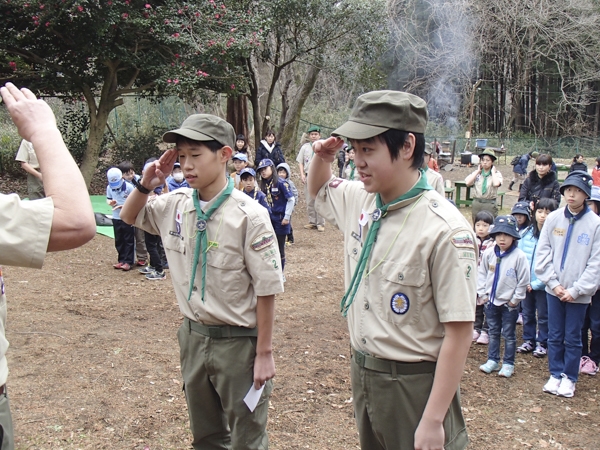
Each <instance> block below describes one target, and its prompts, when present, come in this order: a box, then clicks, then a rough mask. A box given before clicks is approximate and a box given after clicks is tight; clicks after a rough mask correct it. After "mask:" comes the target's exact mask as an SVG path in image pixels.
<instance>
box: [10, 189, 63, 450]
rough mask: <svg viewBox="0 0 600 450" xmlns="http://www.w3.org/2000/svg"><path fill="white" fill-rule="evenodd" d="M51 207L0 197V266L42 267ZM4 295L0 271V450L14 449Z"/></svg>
mask: <svg viewBox="0 0 600 450" xmlns="http://www.w3.org/2000/svg"><path fill="white" fill-rule="evenodd" d="M53 215H54V203H53V201H52V199H51V198H43V199H41V200H39V201H37V202H21V201H20V200H19V197H18V196H17V195H15V194H11V195H0V224H2V227H1V231H0V264H6V265H10V266H20V267H32V268H35V269H40V268H41V267H42V264H43V263H44V258H45V256H46V249H47V248H48V241H49V239H50V230H51V228H52V216H53ZM5 327H6V295H5V288H4V280H3V278H2V267H0V433H1V436H0V448H1V449H2V450H12V449H13V448H14V439H13V426H12V419H11V415H10V407H9V402H8V397H7V394H6V379H7V377H8V366H7V363H6V351H7V350H8V341H7V340H6V337H5V332H4V330H5Z"/></svg>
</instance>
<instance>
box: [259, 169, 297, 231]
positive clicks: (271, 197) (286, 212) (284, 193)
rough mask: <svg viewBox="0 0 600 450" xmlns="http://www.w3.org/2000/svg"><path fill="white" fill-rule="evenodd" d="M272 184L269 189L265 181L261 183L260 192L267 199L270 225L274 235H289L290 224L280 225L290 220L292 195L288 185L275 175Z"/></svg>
mask: <svg viewBox="0 0 600 450" xmlns="http://www.w3.org/2000/svg"><path fill="white" fill-rule="evenodd" d="M272 179H273V183H272V184H271V186H270V188H269V187H268V186H267V184H266V183H263V182H264V181H265V180H262V181H261V190H262V191H263V193H264V194H265V196H266V197H267V203H268V204H269V206H270V207H271V223H272V224H273V228H274V229H275V234H279V235H282V234H286V235H287V234H290V229H291V228H290V224H289V223H288V224H287V225H282V223H281V221H282V220H283V219H287V220H290V217H291V215H292V210H293V209H294V194H292V189H291V188H290V184H289V183H288V182H287V181H286V180H281V179H280V178H279V177H278V176H277V173H274V174H273V178H272Z"/></svg>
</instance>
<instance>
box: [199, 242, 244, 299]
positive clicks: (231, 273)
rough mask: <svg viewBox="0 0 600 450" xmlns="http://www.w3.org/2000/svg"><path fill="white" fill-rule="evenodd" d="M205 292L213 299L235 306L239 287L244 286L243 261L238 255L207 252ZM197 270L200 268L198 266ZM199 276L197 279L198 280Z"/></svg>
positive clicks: (200, 268) (239, 292) (239, 291)
mask: <svg viewBox="0 0 600 450" xmlns="http://www.w3.org/2000/svg"><path fill="white" fill-rule="evenodd" d="M206 266H207V267H206V287H205V289H206V291H207V292H208V294H209V295H211V296H213V297H214V298H217V299H220V300H222V301H225V302H227V303H231V304H235V303H237V302H239V301H240V295H241V290H240V288H241V286H246V285H247V282H245V281H244V280H243V276H244V274H247V271H246V270H243V269H244V261H243V259H242V256H241V255H240V254H238V253H228V252H224V251H213V250H211V251H209V252H208V258H207V259H206ZM198 270H199V271H201V270H202V266H201V265H200V264H198ZM199 275H200V276H199V277H198V278H197V280H198V279H200V277H201V274H199Z"/></svg>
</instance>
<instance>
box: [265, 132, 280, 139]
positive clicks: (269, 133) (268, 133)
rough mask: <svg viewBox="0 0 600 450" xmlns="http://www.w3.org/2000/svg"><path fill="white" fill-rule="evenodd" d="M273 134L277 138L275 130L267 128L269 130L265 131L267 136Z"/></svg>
mask: <svg viewBox="0 0 600 450" xmlns="http://www.w3.org/2000/svg"><path fill="white" fill-rule="evenodd" d="M271 134H272V135H273V137H274V138H275V140H277V135H276V134H275V132H274V131H273V130H267V132H266V133H265V138H266V137H267V136H269V135H271Z"/></svg>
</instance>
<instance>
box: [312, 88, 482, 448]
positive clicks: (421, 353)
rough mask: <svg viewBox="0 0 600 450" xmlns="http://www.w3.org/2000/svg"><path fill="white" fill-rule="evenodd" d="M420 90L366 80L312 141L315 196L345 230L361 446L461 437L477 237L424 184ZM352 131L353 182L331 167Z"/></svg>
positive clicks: (449, 444)
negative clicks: (375, 85) (340, 120)
mask: <svg viewBox="0 0 600 450" xmlns="http://www.w3.org/2000/svg"><path fill="white" fill-rule="evenodd" d="M426 124H427V109H426V104H425V102H424V101H423V100H422V99H420V98H419V97H416V96H414V95H411V94H407V93H404V92H396V91H376V92H370V93H367V94H364V95H362V96H360V97H358V99H357V100H356V103H355V104H354V108H353V109H352V113H351V114H350V118H349V120H348V122H346V123H345V124H344V125H342V126H341V127H340V128H338V129H337V130H335V131H334V132H333V135H334V136H336V137H331V138H329V139H327V140H325V141H319V142H316V143H315V144H314V146H313V149H314V151H315V154H316V155H315V157H314V158H313V161H312V162H311V165H310V173H309V176H308V183H309V191H310V194H311V195H312V196H316V207H317V209H318V210H319V212H320V213H321V214H323V215H324V216H325V218H326V219H327V220H328V221H331V223H333V224H335V225H336V226H337V227H338V228H339V229H340V230H341V231H342V232H343V233H344V244H345V248H346V252H345V255H346V256H345V268H346V287H347V290H346V294H345V295H344V298H343V299H342V305H341V308H342V312H343V313H344V315H345V314H346V313H348V327H349V329H350V343H351V345H352V356H353V357H352V367H351V376H352V393H353V398H354V408H355V413H356V422H357V425H358V431H359V436H360V444H361V448H363V449H365V450H367V449H368V450H377V449H389V450H391V449H394V450H396V449H403V450H408V449H413V448H414V449H442V448H445V449H452V450H456V449H464V448H465V447H466V446H467V433H466V428H465V422H464V419H463V417H462V413H461V410H460V401H459V394H458V387H459V382H460V377H461V375H462V372H463V367H464V363H465V361H466V357H467V353H468V350H469V346H470V344H471V342H470V341H471V334H472V331H473V324H472V322H473V317H474V314H475V298H476V284H477V261H476V257H475V254H476V247H475V237H474V235H473V233H472V231H471V227H470V226H469V224H468V223H467V221H466V220H465V219H464V217H463V216H462V215H461V214H460V212H458V210H457V209H456V208H455V207H453V206H452V205H451V204H450V203H449V202H448V201H446V200H445V199H444V198H443V197H442V196H441V195H440V194H439V193H437V192H435V191H434V190H432V188H431V186H429V185H428V184H427V181H426V178H425V177H424V174H423V171H422V170H419V168H420V167H421V165H422V163H423V152H424V147H425V138H424V135H423V133H424V132H425V126H426ZM338 136H344V137H347V138H349V139H350V142H351V144H352V147H353V148H354V149H355V151H356V155H355V159H354V161H355V163H356V169H357V170H358V173H359V175H360V180H361V181H362V183H350V182H348V181H346V180H342V179H340V178H334V177H332V175H331V162H332V161H333V160H334V159H335V155H336V153H337V150H338V149H339V147H340V146H341V145H342V142H343V141H342V140H341V139H340V138H339V137H338Z"/></svg>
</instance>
